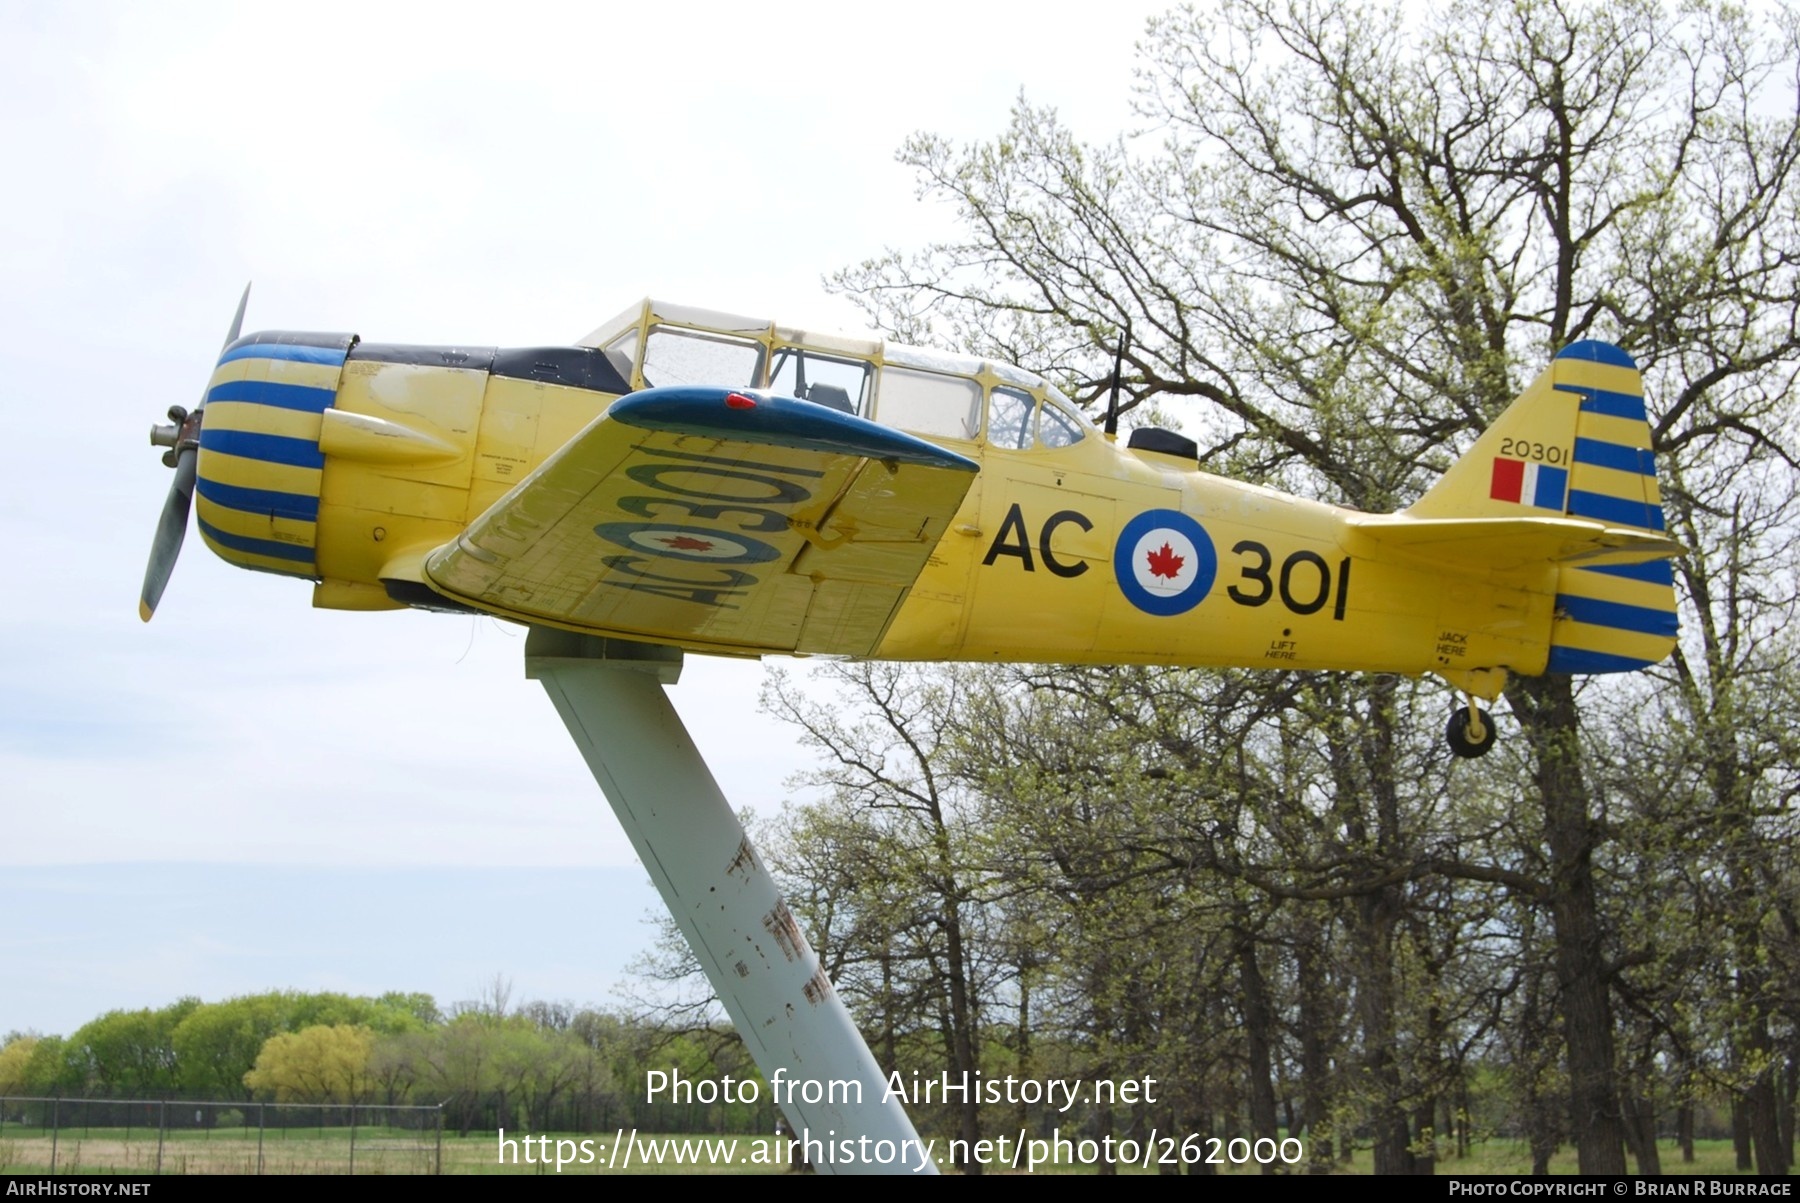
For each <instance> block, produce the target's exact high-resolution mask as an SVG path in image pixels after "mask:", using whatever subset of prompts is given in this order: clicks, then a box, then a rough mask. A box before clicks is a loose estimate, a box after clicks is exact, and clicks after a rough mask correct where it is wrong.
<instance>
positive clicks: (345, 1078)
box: [244, 1023, 375, 1103]
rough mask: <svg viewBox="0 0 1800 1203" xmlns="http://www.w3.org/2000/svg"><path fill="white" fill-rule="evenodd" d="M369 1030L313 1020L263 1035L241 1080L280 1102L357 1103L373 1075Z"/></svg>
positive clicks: (367, 1092)
mask: <svg viewBox="0 0 1800 1203" xmlns="http://www.w3.org/2000/svg"><path fill="white" fill-rule="evenodd" d="M374 1044H375V1034H374V1033H373V1032H372V1031H370V1030H369V1029H368V1028H366V1027H362V1026H357V1025H351V1024H347V1023H340V1024H333V1025H331V1026H327V1025H325V1024H314V1025H313V1026H311V1027H306V1028H301V1029H300V1030H299V1031H297V1032H282V1033H279V1034H277V1035H274V1036H271V1037H269V1039H268V1041H267V1042H266V1043H265V1044H264V1045H263V1047H262V1052H260V1053H259V1054H257V1058H256V1066H255V1068H253V1069H251V1070H250V1072H249V1073H246V1074H245V1075H244V1085H245V1086H247V1087H249V1088H250V1089H251V1090H252V1091H255V1092H256V1093H258V1094H264V1095H273V1096H274V1097H275V1100H276V1101H277V1102H281V1103H363V1102H367V1101H368V1100H369V1097H370V1095H371V1093H372V1091H373V1088H374V1079H373V1078H372V1076H371V1075H370V1072H369V1058H370V1054H371V1053H372V1052H373V1050H374Z"/></svg>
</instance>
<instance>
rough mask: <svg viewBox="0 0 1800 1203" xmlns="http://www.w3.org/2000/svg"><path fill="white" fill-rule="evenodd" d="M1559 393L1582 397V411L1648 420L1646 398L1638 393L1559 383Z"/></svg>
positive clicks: (1557, 389)
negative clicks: (1645, 407) (1645, 411)
mask: <svg viewBox="0 0 1800 1203" xmlns="http://www.w3.org/2000/svg"><path fill="white" fill-rule="evenodd" d="M1556 391H1557V392H1559V393H1574V394H1575V395H1576V396H1578V397H1580V398H1581V412H1582V413H1584V414H1603V415H1605V416H1606V417H1609V418H1628V419H1630V420H1631V421H1634V422H1648V421H1649V420H1650V419H1649V417H1648V416H1647V415H1646V414H1645V413H1644V399H1643V398H1642V397H1641V396H1639V395H1638V394H1636V393H1615V392H1612V391H1611V390H1609V389H1603V388H1584V387H1582V386H1580V385H1575V384H1559V385H1557V386H1556Z"/></svg>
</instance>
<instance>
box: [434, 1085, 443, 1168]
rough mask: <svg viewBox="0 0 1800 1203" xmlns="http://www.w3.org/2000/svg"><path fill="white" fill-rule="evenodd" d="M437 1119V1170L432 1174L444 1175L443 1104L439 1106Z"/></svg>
mask: <svg viewBox="0 0 1800 1203" xmlns="http://www.w3.org/2000/svg"><path fill="white" fill-rule="evenodd" d="M437 1117H438V1130H437V1168H436V1169H435V1170H433V1171H431V1172H432V1173H434V1174H442V1173H443V1172H444V1105H443V1104H442V1103H439V1104H438V1105H437Z"/></svg>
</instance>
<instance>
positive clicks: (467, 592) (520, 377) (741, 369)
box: [140, 294, 1679, 756]
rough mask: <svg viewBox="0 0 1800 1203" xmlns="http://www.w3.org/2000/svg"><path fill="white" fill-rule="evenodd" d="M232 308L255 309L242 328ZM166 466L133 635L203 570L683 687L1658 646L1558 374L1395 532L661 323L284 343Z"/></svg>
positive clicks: (1062, 416) (766, 336)
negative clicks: (892, 669) (837, 676)
mask: <svg viewBox="0 0 1800 1203" xmlns="http://www.w3.org/2000/svg"><path fill="white" fill-rule="evenodd" d="M246 297H247V294H246ZM242 319H243V306H242V305H241V304H240V306H239V310H238V317H237V320H236V321H234V323H233V325H232V329H231V335H230V336H229V337H228V338H227V340H226V342H227V345H226V347H225V349H224V352H223V354H222V355H221V356H220V358H219V361H218V367H217V369H216V370H215V372H214V373H213V376H212V380H211V382H210V384H209V385H208V387H207V390H206V394H205V398H204V402H203V404H202V405H201V406H200V407H199V408H196V409H195V410H194V411H193V412H192V413H187V412H185V411H184V410H182V409H180V408H179V407H177V408H175V409H172V410H171V411H170V415H169V416H170V418H171V420H172V424H171V425H169V426H159V427H156V428H155V429H153V431H152V434H151V441H152V442H153V443H155V444H158V445H161V446H165V447H167V448H169V451H168V454H167V455H166V456H165V461H166V462H168V463H169V464H170V465H171V466H173V467H175V468H176V469H177V474H176V480H175V484H174V487H173V488H172V490H171V492H170V496H169V500H168V503H167V505H166V506H165V509H164V513H163V519H162V524H161V527H160V528H159V530H158V533H157V538H156V543H155V546H154V549H153V551H152V555H151V562H150V567H149V570H148V572H147V574H146V577H145V581H144V589H143V594H142V600H141V606H140V611H141V614H142V616H143V618H144V619H145V620H146V621H147V620H148V619H149V617H150V615H151V613H152V611H153V610H154V609H155V607H156V605H157V603H158V601H159V599H160V597H161V594H162V592H163V587H164V585H165V584H166V583H167V581H168V577H169V573H170V571H171V569H172V567H173V564H174V559H175V555H176V552H177V551H178V550H179V547H180V542H181V538H182V534H183V532H184V530H185V528H186V525H187V512H188V508H189V504H188V502H189V498H190V496H191V495H194V494H197V495H198V503H197V507H196V508H197V510H198V514H197V517H198V522H199V527H200V532H201V536H202V537H203V538H204V539H205V541H206V543H207V544H208V546H210V547H211V548H212V549H213V550H214V551H215V552H217V553H218V554H219V555H220V556H222V557H223V558H225V559H226V560H228V561H230V562H231V563H234V564H238V565H240V566H242V567H245V568H252V569H258V570H262V571H268V572H276V573H282V574H285V575H289V576H294V577H299V578H302V579H305V580H309V581H311V582H313V604H314V605H315V606H324V607H333V608H341V609H357V610H379V609H390V608H401V607H418V608H424V609H432V610H449V611H472V612H477V613H485V614H493V615H497V616H500V617H502V618H509V619H513V620H516V621H518V622H522V623H527V624H531V625H533V626H536V627H550V628H561V629H564V630H568V631H574V632H580V633H585V634H591V635H600V636H607V637H617V638H621V639H628V640H631V641H634V642H637V643H651V644H664V645H673V646H675V647H678V648H682V649H686V650H689V651H694V652H701V653H709V654H719V655H730V656H762V655H771V654H788V655H830V656H844V657H872V658H880V659H901V660H1010V661H1044V662H1058V663H1076V664H1133V663H1135V664H1168V665H1193V666H1213V667H1239V668H1275V669H1344V670H1363V671H1374V672H1396V673H1407V674H1414V675H1416V674H1422V673H1434V674H1436V675H1438V676H1440V677H1442V678H1443V679H1444V680H1446V681H1447V682H1449V683H1450V684H1451V685H1452V686H1453V687H1455V688H1456V689H1458V690H1460V691H1462V692H1463V693H1465V694H1467V695H1468V696H1469V699H1470V700H1469V702H1468V705H1467V706H1466V707H1464V706H1459V707H1458V708H1457V710H1456V711H1455V712H1454V714H1453V716H1452V719H1451V723H1450V727H1449V731H1448V733H1447V734H1448V739H1449V742H1450V745H1451V747H1452V749H1453V750H1454V751H1455V752H1457V753H1458V754H1459V755H1463V756H1476V755H1480V754H1481V753H1483V752H1485V751H1486V750H1487V749H1488V748H1489V747H1490V746H1491V745H1492V743H1493V738H1494V735H1493V726H1492V724H1491V722H1488V721H1487V720H1486V717H1485V715H1484V713H1483V712H1482V711H1481V709H1480V708H1479V707H1478V706H1477V705H1476V703H1475V699H1477V698H1479V699H1484V700H1487V701H1490V702H1491V701H1492V700H1493V699H1494V698H1495V697H1497V696H1498V694H1499V692H1500V690H1501V688H1502V687H1503V685H1504V684H1505V681H1506V678H1507V674H1508V673H1518V674H1525V675H1535V674H1539V673H1544V672H1574V673H1606V672H1624V671H1630V670H1634V669H1639V668H1643V667H1645V666H1648V665H1651V664H1654V663H1656V662H1657V661H1659V660H1661V659H1662V658H1663V657H1664V656H1666V655H1667V654H1668V652H1669V651H1670V649H1671V648H1672V647H1673V645H1674V640H1675V635H1676V613H1675V598H1674V590H1673V586H1672V576H1671V571H1670V565H1669V563H1668V558H1669V557H1671V556H1673V555H1675V554H1677V553H1678V551H1679V548H1678V547H1677V545H1676V544H1675V543H1673V542H1671V541H1670V540H1669V539H1668V538H1667V537H1666V536H1665V534H1664V533H1663V531H1664V524H1663V518H1662V511H1661V507H1660V505H1659V494H1658V491H1657V483H1656V475H1655V467H1654V463H1653V461H1652V456H1651V451H1650V431H1649V426H1648V424H1647V422H1646V420H1645V415H1644V403H1643V385H1642V381H1641V379H1640V377H1639V374H1638V371H1637V368H1636V365H1635V364H1634V363H1633V362H1632V360H1631V358H1630V357H1629V356H1628V355H1626V354H1624V353H1623V352H1621V351H1619V350H1618V349H1617V348H1615V347H1612V346H1610V345H1607V344H1604V343H1598V342H1582V343H1577V344H1575V345H1573V346H1570V347H1567V348H1565V349H1564V350H1563V351H1562V352H1561V353H1560V354H1559V355H1558V356H1557V357H1556V358H1555V360H1554V361H1553V362H1552V363H1551V365H1550V366H1549V368H1548V369H1547V370H1546V371H1545V372H1544V373H1543V374H1542V375H1541V376H1540V377H1539V378H1538V379H1537V381H1536V382H1535V383H1533V384H1532V385H1531V387H1530V388H1528V389H1527V390H1526V391H1525V393H1524V394H1523V395H1522V396H1521V397H1519V399H1518V400H1517V401H1516V402H1515V403H1514V404H1513V405H1512V406H1511V407H1510V408H1509V409H1507V411H1506V412H1505V413H1504V414H1503V415H1502V416H1501V417H1500V419H1499V420H1498V421H1496V422H1495V423H1494V424H1493V426H1492V427H1490V428H1489V429H1488V431H1487V432H1486V433H1485V434H1484V435H1482V437H1481V438H1480V439H1479V440H1478V441H1477V442H1476V443H1475V444H1474V446H1473V447H1472V448H1470V450H1469V451H1468V453H1467V454H1466V455H1464V456H1463V457H1462V458H1461V459H1460V460H1459V461H1458V462H1457V463H1456V464H1455V465H1454V466H1453V467H1452V468H1451V470H1450V471H1449V472H1448V473H1446V474H1445V475H1444V476H1443V477H1442V479H1441V480H1440V481H1439V482H1438V483H1437V484H1436V485H1435V486H1434V487H1433V488H1432V489H1431V490H1430V491H1429V492H1427V493H1426V494H1425V495H1424V496H1423V497H1422V498H1420V499H1419V501H1418V502H1417V503H1416V504H1414V505H1413V506H1411V507H1410V508H1408V509H1406V510H1404V511H1402V512H1400V513H1396V514H1365V513H1359V512H1357V511H1354V510H1348V509H1343V508H1339V507H1336V506H1331V505H1326V504H1323V503H1320V502H1316V501H1308V500H1305V499H1303V498H1298V497H1292V496H1288V495H1285V494H1282V493H1279V492H1276V491H1273V490H1270V489H1266V488H1260V487H1257V486H1255V485H1248V484H1243V483H1239V482H1236V481H1232V480H1227V479H1223V478H1221V477H1218V476H1214V475H1211V474H1209V473H1207V472H1206V471H1204V470H1203V467H1202V465H1201V464H1200V463H1199V462H1198V461H1197V459H1196V454H1195V445H1194V444H1193V443H1192V442H1191V441H1189V440H1187V439H1185V438H1183V437H1181V436H1180V435H1177V434H1173V433H1170V432H1167V431H1161V430H1153V429H1139V430H1135V431H1133V432H1131V434H1130V436H1129V437H1128V438H1127V439H1126V440H1125V441H1124V442H1123V443H1122V444H1121V443H1119V442H1117V441H1115V439H1114V438H1113V437H1112V436H1111V435H1109V434H1106V433H1103V432H1102V431H1101V430H1100V429H1098V428H1096V427H1095V426H1094V425H1093V424H1092V423H1091V422H1090V421H1089V420H1088V419H1087V418H1086V417H1084V416H1083V415H1082V414H1081V412H1080V411H1079V410H1078V409H1077V408H1076V407H1075V406H1074V405H1072V404H1071V403H1070V401H1069V400H1068V398H1067V397H1065V396H1064V395H1063V394H1062V393H1061V392H1059V391H1058V390H1057V388H1056V386H1055V385H1053V384H1051V383H1049V382H1047V381H1045V380H1044V379H1043V378H1042V377H1040V376H1038V375H1035V374H1033V373H1031V372H1028V371H1025V370H1022V369H1020V368H1017V367H1013V366H1009V365H1007V364H1002V363H995V362H991V361H985V360H981V359H974V358H970V357H967V356H962V355H954V354H948V353H944V352H940V351H930V350H923V349H920V348H916V347H907V346H900V345H897V344H894V343H891V342H881V341H875V340H870V339H863V338H847V337H840V336H836V335H826V334H820V333H817V332H813V331H807V330H799V329H793V328H789V327H786V326H782V325H779V324H777V323H775V322H771V321H766V320H763V319H760V318H749V317H741V316H737V315H733V314H726V313H716V312H711V311H708V310H702V309H694V308H689V307H686V306H680V305H671V304H665V303H662V302H658V301H651V300H646V301H643V302H641V303H639V304H637V305H634V306H632V307H631V308H630V309H628V310H626V311H625V312H624V313H622V314H620V315H619V316H618V317H616V318H614V319H613V320H611V321H609V322H606V323H604V324H603V325H601V326H600V327H599V328H598V329H596V330H594V331H593V333H591V334H590V335H588V336H587V337H586V338H584V339H582V340H580V342H579V343H578V344H577V345H575V346H559V347H531V348H525V349H519V350H496V349H494V348H492V347H461V346H457V347H439V346H406V345H396V344H386V343H369V342H363V341H362V340H361V339H359V338H358V337H357V336H355V335H351V334H313V333H294V332H286V331H278V332H269V333H259V334H251V335H248V336H245V337H238V331H239V328H240V326H241V323H242Z"/></svg>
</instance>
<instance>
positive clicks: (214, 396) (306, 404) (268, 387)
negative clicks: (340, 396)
mask: <svg viewBox="0 0 1800 1203" xmlns="http://www.w3.org/2000/svg"><path fill="white" fill-rule="evenodd" d="M206 399H207V400H208V401H248V402H250V403H251V404H253V405H272V406H274V407H275V408H276V409H298V410H303V411H305V412H307V413H315V414H318V413H324V412H325V411H326V410H328V409H330V408H331V403H332V402H333V401H335V400H337V390H336V389H334V388H313V387H311V386H310V385H305V384H277V383H275V382H274V381H272V380H227V381H225V383H223V384H215V385H213V387H212V389H211V390H210V391H209V392H208V393H207V394H206Z"/></svg>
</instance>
